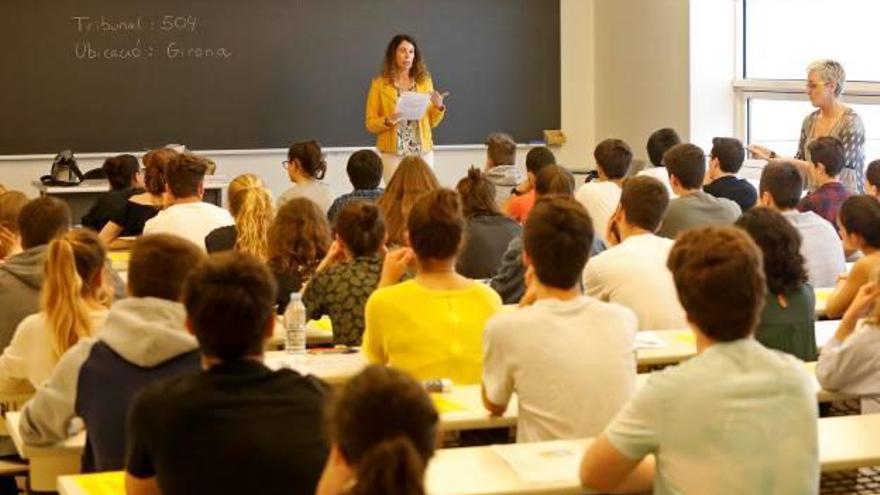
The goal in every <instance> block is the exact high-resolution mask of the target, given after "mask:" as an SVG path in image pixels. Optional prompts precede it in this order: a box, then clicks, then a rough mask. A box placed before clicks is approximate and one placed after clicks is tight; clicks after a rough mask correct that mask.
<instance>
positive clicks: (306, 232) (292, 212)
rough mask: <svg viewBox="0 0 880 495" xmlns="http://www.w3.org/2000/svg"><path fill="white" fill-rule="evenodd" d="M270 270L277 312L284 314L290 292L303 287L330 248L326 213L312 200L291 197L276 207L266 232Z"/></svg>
mask: <svg viewBox="0 0 880 495" xmlns="http://www.w3.org/2000/svg"><path fill="white" fill-rule="evenodd" d="M267 239H268V241H269V247H268V254H269V260H268V264H269V269H270V270H272V273H273V274H274V275H275V281H276V282H277V283H278V299H277V300H276V301H275V302H276V303H277V304H278V314H279V315H282V314H284V310H286V309H287V303H289V302H290V294H291V293H293V292H299V291H301V290H302V288H303V285H304V284H305V283H307V282H308V281H309V279H311V278H312V275H314V273H315V269H316V268H317V267H318V264H319V263H320V262H321V260H322V259H323V258H324V256H326V255H327V252H328V250H329V249H330V243H331V242H332V239H331V238H330V225H328V224H327V214H326V213H324V212H323V211H321V209H320V208H319V207H318V205H316V204H315V203H314V202H313V201H311V200H309V199H306V198H294V199H291V200H290V201H288V202H287V203H285V204H284V206H282V207H281V208H279V209H278V213H277V214H276V215H275V220H274V221H273V222H272V225H271V226H270V227H269V232H268V234H267Z"/></svg>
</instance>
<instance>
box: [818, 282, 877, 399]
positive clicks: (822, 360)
mask: <svg viewBox="0 0 880 495" xmlns="http://www.w3.org/2000/svg"><path fill="white" fill-rule="evenodd" d="M878 295H880V271H874V272H873V273H872V274H871V281H870V282H868V283H866V284H864V285H862V287H860V288H859V291H858V293H857V294H856V297H855V298H854V299H853V302H852V304H850V305H849V307H848V308H847V309H846V312H845V313H844V314H843V319H842V320H840V324H839V325H838V327H837V332H835V333H834V337H832V338H831V340H829V341H828V342H826V343H825V345H824V346H822V353H821V354H819V362H818V363H816V378H817V379H818V380H819V384H820V385H821V386H822V388H823V389H825V390H833V391H839V392H842V393H845V394H853V395H859V396H862V400H861V406H862V407H861V409H862V414H869V413H876V412H880V368H878V367H877V356H878V353H880V319H878V318H880V304H878V301H880V299H878Z"/></svg>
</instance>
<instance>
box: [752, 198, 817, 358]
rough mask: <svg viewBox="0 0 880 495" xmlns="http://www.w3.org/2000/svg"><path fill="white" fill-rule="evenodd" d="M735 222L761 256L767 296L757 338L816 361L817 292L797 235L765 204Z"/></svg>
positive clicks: (778, 348) (772, 347) (784, 220)
mask: <svg viewBox="0 0 880 495" xmlns="http://www.w3.org/2000/svg"><path fill="white" fill-rule="evenodd" d="M735 225H736V226H737V227H739V228H741V229H743V230H745V231H746V232H748V233H749V235H750V236H751V237H752V239H753V240H754V241H755V243H756V244H757V245H758V247H759V248H761V252H762V253H763V255H764V277H765V278H766V279H767V296H766V297H765V298H764V309H763V310H762V311H761V318H760V320H759V322H758V327H757V328H756V329H755V338H756V339H758V342H760V343H762V344H764V345H765V346H767V347H769V348H771V349H776V350H779V351H783V352H787V353H789V354H791V355H793V356H796V357H799V358H800V359H803V360H804V361H815V360H816V357H817V356H818V355H819V352H818V350H817V349H816V328H815V319H816V317H815V311H816V309H815V308H816V296H815V294H814V293H813V287H812V286H811V285H810V284H808V283H807V269H806V267H805V262H804V257H803V256H802V255H801V253H800V249H801V237H800V234H798V231H797V229H795V228H794V226H793V225H792V224H791V222H789V221H788V220H787V219H786V218H785V217H784V216H782V214H781V213H779V212H778V211H775V210H772V209H770V208H766V207H757V208H752V209H751V210H749V211H747V212H745V213H744V214H743V215H742V216H741V217H740V218H739V219H738V220H737V221H736V223H735Z"/></svg>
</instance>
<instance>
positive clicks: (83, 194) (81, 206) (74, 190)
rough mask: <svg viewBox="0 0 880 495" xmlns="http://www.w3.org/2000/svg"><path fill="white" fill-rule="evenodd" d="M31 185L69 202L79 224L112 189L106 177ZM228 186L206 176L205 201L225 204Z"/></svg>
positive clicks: (44, 193) (223, 182) (74, 218)
mask: <svg viewBox="0 0 880 495" xmlns="http://www.w3.org/2000/svg"><path fill="white" fill-rule="evenodd" d="M31 185H32V186H33V187H34V189H36V190H37V191H38V192H39V193H40V196H55V197H56V198H58V199H60V200H62V201H64V202H65V203H67V204H68V206H70V213H71V218H72V219H73V223H74V224H79V222H80V220H81V219H82V217H83V215H85V214H86V213H88V211H89V209H90V208H91V207H92V205H93V204H95V201H97V199H98V198H99V197H101V195H102V194H104V193H106V192H107V191H109V190H110V183H109V182H107V181H106V180H105V179H98V180H87V181H83V182H82V183H80V184H79V185H76V186H70V187H62V186H47V185H45V184H43V183H42V182H40V181H38V180H35V181H32V182H31ZM227 186H229V182H228V181H227V180H226V179H225V178H223V177H220V176H216V177H210V176H209V177H206V178H205V196H204V201H205V202H207V203H211V204H215V205H217V206H223V201H224V198H225V196H226V187H227Z"/></svg>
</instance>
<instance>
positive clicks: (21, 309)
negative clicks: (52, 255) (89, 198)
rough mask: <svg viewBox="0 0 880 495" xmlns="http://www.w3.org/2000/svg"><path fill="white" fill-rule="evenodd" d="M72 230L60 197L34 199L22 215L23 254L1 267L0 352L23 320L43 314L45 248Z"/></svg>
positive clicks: (64, 204) (66, 210) (23, 210)
mask: <svg viewBox="0 0 880 495" xmlns="http://www.w3.org/2000/svg"><path fill="white" fill-rule="evenodd" d="M69 229H70V208H69V207H68V206H67V203H65V202H63V201H61V200H59V199H57V198H53V197H51V196H43V197H40V198H37V199H33V200H31V201H28V203H27V204H25V205H24V207H22V209H21V212H19V214H18V230H19V235H20V236H21V247H22V249H23V251H22V252H20V253H18V254H15V255H13V256H10V257H9V258H7V259H6V261H5V262H3V263H2V264H0V351H2V350H3V349H5V348H6V346H7V345H9V342H10V341H12V335H13V334H14V333H15V328H16V327H17V326H18V324H19V323H21V320H23V319H24V318H25V317H26V316H28V315H31V314H33V313H38V312H39V311H40V288H41V287H42V286H43V261H44V258H45V254H46V245H47V244H49V241H51V240H52V239H54V238H55V237H56V236H58V235H61V234H63V233H65V232H67V231H68V230H69Z"/></svg>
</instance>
